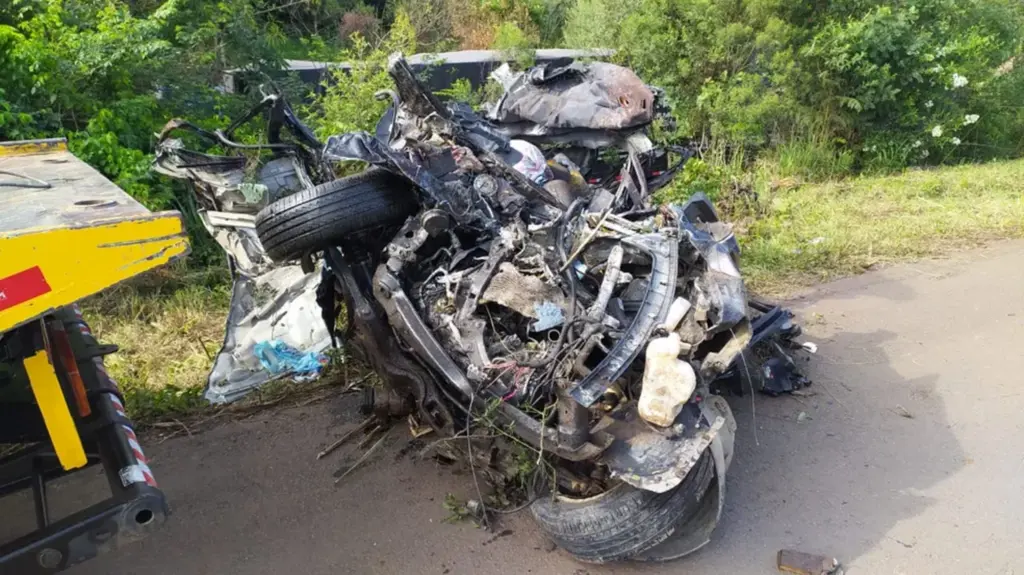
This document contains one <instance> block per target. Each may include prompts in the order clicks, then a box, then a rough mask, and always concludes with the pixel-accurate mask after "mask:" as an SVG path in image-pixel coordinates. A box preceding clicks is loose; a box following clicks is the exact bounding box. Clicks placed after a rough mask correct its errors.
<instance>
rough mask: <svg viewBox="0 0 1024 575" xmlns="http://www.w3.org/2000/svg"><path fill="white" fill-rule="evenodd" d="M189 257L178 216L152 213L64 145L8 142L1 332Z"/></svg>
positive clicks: (2, 187) (1, 220)
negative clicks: (151, 270)
mask: <svg viewBox="0 0 1024 575" xmlns="http://www.w3.org/2000/svg"><path fill="white" fill-rule="evenodd" d="M187 251H188V241H187V238H186V234H185V229H184V225H183V223H182V220H181V216H180V215H179V214H178V213H177V212H159V213H151V212H150V211H149V210H147V209H146V207H145V206H143V205H142V204H140V203H139V202H137V201H135V200H134V199H133V198H131V197H130V196H129V195H128V194H127V193H125V192H124V191H123V190H121V188H119V187H117V185H115V184H114V183H112V182H111V181H110V180H108V179H106V178H105V177H104V176H103V175H102V174H100V173H99V172H97V171H96V170H95V169H93V168H92V167H91V166H89V165H88V164H86V163H85V162H83V161H82V160H80V159H78V158H76V157H75V156H74V155H73V154H71V152H69V151H68V150H67V146H66V144H65V142H64V140H58V139H55V140H33V141H27V142H0V332H4V331H8V330H10V329H13V328H14V327H17V326H19V325H22V324H24V323H25V322H27V321H29V320H32V319H35V318H38V317H41V316H42V315H44V314H46V313H47V312H50V311H52V310H55V309H57V308H60V307H62V306H66V305H70V304H72V303H74V302H75V301H78V300H80V299H82V298H84V297H86V296H89V295H92V294H95V293H97V292H99V291H101V290H103V289H104V288H107V287H110V286H112V285H114V284H117V283H118V282H120V281H123V280H125V279H128V278H130V277H132V276H136V275H138V274H140V273H142V272H144V271H147V270H150V269H153V268H156V267H159V266H161V265H164V264H166V263H167V262H169V261H171V260H172V259H174V258H176V257H179V256H182V255H184V254H185V253H187Z"/></svg>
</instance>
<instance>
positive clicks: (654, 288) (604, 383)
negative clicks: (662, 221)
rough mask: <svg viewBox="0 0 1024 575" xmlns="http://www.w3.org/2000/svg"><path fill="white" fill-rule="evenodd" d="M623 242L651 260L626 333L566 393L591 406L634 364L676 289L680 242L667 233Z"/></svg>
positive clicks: (632, 238)
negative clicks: (641, 296)
mask: <svg viewBox="0 0 1024 575" xmlns="http://www.w3.org/2000/svg"><path fill="white" fill-rule="evenodd" d="M622 243H623V244H624V245H628V246H631V247H633V248H636V249H640V250H642V251H643V252H645V253H646V254H647V255H649V256H650V257H651V259H652V262H653V263H652V267H651V274H650V278H649V280H648V285H647V294H646V295H645V296H644V299H643V302H642V303H641V304H640V307H639V309H638V311H637V314H636V316H635V319H634V320H633V322H632V323H631V324H630V325H629V327H628V328H627V331H626V333H625V335H623V337H622V338H621V339H620V340H619V341H618V342H617V343H616V344H615V347H614V348H612V349H611V351H609V352H608V355H607V356H606V357H605V358H604V359H603V360H602V361H601V363H600V364H598V366H597V368H595V369H594V370H593V371H591V372H590V373H589V374H587V376H586V377H584V378H583V380H582V381H580V382H579V383H578V384H577V385H576V386H575V387H573V388H572V390H571V391H570V392H569V393H570V395H572V397H573V399H575V400H576V401H578V402H580V403H581V404H583V405H585V406H587V407H590V406H592V405H594V404H595V403H597V401H598V400H599V399H600V398H601V394H603V393H604V392H605V390H606V389H608V388H609V387H611V385H612V384H614V383H615V380H617V379H618V378H619V377H620V376H621V375H622V373H623V372H624V371H625V370H626V369H627V368H628V367H629V366H630V364H632V363H633V360H634V359H636V356H637V355H639V354H640V351H641V350H642V349H643V347H644V345H646V343H647V340H648V339H649V338H650V337H651V333H652V332H653V331H654V329H655V327H657V326H658V324H661V323H664V321H665V317H666V316H667V315H668V308H669V307H670V306H671V305H672V301H673V299H674V296H675V291H676V280H677V271H678V266H679V251H678V250H679V245H678V243H677V242H676V240H675V238H672V237H671V236H669V235H667V234H649V235H642V236H632V237H628V238H624V239H623V240H622Z"/></svg>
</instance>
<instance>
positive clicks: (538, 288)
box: [480, 262, 569, 329]
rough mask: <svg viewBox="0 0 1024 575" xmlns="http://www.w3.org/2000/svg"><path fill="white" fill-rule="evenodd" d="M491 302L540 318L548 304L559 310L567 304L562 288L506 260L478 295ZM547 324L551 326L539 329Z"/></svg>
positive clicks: (482, 300) (482, 301) (485, 301)
mask: <svg viewBox="0 0 1024 575" xmlns="http://www.w3.org/2000/svg"><path fill="white" fill-rule="evenodd" d="M491 301H492V302H494V303H497V304H500V305H503V306H505V307H507V308H509V309H511V310H514V311H516V312H518V313H520V314H522V315H524V316H526V317H530V318H533V319H540V318H541V314H545V312H548V311H549V310H548V308H549V306H554V307H555V308H556V309H558V310H562V311H564V310H566V309H568V307H569V304H568V302H567V301H566V299H565V294H563V293H562V290H560V289H558V288H557V287H555V286H553V285H549V284H546V283H544V281H543V280H541V279H540V278H539V277H537V276H529V275H524V274H521V273H519V270H517V269H516V267H515V266H514V265H512V264H511V263H510V262H504V263H502V264H501V265H500V266H499V267H498V273H496V274H494V277H492V278H491V281H490V283H489V284H488V285H487V289H486V290H484V293H483V294H482V295H481V296H480V303H487V302H491ZM554 325H559V324H554ZM551 327H554V326H553V325H552V326H550V327H546V328H543V329H551Z"/></svg>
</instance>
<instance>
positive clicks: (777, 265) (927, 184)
mask: <svg viewBox="0 0 1024 575" xmlns="http://www.w3.org/2000/svg"><path fill="white" fill-rule="evenodd" d="M760 187H762V188H764V190H765V191H762V192H761V193H760V194H759V198H758V200H757V202H758V204H759V207H760V210H759V212H760V213H761V214H762V215H761V216H759V217H756V218H748V219H746V220H745V221H740V222H738V223H739V225H738V235H739V237H740V241H741V243H742V245H743V249H744V252H743V270H744V273H745V274H746V275H747V279H748V284H749V285H750V287H751V289H752V290H754V291H756V292H759V293H763V294H766V295H776V296H778V295H785V294H787V293H792V292H793V291H796V290H797V289H799V288H801V287H805V286H808V285H811V284H814V283H818V282H822V281H827V280H831V279H834V278H838V277H842V276H848V275H853V274H857V273H860V272H862V271H864V270H867V269H869V268H872V267H873V266H876V265H879V264H888V263H894V262H899V261H906V260H913V259H918V258H922V257H927V256H934V255H941V254H944V253H949V252H951V251H955V250H961V249H965V248H970V247H974V246H977V245H979V244H982V243H983V242H985V241H987V240H993V239H1001V238H1017V237H1022V236H1024V160H1014V161H1004V162H992V163H988V164H980V165H965V166H956V167H945V168H939V169H934V170H911V171H907V172H906V173H904V174H900V175H893V176H877V177H859V178H851V179H846V180H839V181H834V182H827V183H820V184H806V185H794V184H793V183H792V182H790V183H788V184H787V185H781V186H779V185H775V186H771V185H762V186H760Z"/></svg>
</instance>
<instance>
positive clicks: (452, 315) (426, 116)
mask: <svg viewBox="0 0 1024 575" xmlns="http://www.w3.org/2000/svg"><path fill="white" fill-rule="evenodd" d="M388 71H389V73H390V75H391V76H392V78H393V80H394V82H395V91H394V92H393V93H386V94H383V95H382V96H383V97H385V98H389V99H390V100H391V102H392V106H391V108H390V109H389V110H388V112H387V113H386V114H385V115H384V116H383V117H382V119H381V121H380V123H379V124H378V126H377V129H376V130H375V133H374V134H368V133H351V134H342V135H337V136H332V137H330V138H329V139H328V141H327V142H326V144H325V145H323V146H322V147H321V146H319V143H318V142H316V141H315V139H314V138H313V137H312V136H311V134H310V133H309V132H308V130H305V129H304V126H302V125H301V124H297V125H293V126H291V131H292V132H293V134H295V135H296V141H297V143H293V144H291V147H285V144H283V143H278V142H274V143H273V145H274V146H276V147H274V148H273V151H274V154H275V155H276V157H275V159H274V160H273V161H274V162H277V164H276V165H278V166H281V165H286V163H287V162H286V161H285V160H288V161H289V162H292V163H291V164H287V165H296V166H298V168H297V171H300V172H302V175H301V176H296V178H294V179H293V180H294V181H304V179H308V180H310V181H311V182H312V183H314V184H316V186H315V187H311V188H303V189H302V191H300V192H297V193H293V194H291V195H284V196H283V198H282V199H279V200H277V201H273V200H274V199H275V198H274V197H273V196H274V194H276V193H277V192H275V191H273V190H275V189H279V187H278V188H275V187H274V186H273V182H266V181H264V180H260V182H258V183H259V184H261V185H262V186H263V187H260V188H258V189H257V188H252V187H240V186H241V184H242V183H244V182H238V181H235V180H237V178H236V177H235V176H234V175H231V178H234V179H232V180H231V181H230V184H224V183H223V182H222V180H223V179H224V178H225V176H224V175H223V174H220V173H218V174H217V175H216V177H217V178H219V179H218V180H217V184H216V185H214V184H213V183H212V182H205V183H203V185H204V186H206V187H207V188H210V189H212V190H214V193H220V194H221V195H222V196H223V195H224V193H225V192H226V191H228V190H235V189H237V190H238V194H240V195H241V196H242V197H243V198H249V200H246V201H250V200H252V199H253V198H255V197H257V196H258V197H259V198H260V201H268V202H270V203H268V204H267V205H266V207H265V208H263V210H262V211H261V212H260V213H259V215H258V216H257V217H256V218H255V224H254V225H255V229H256V232H257V235H258V236H259V238H258V239H259V242H260V244H261V245H260V249H259V250H255V249H254V246H251V245H250V248H253V249H250V250H246V251H245V253H247V254H249V253H251V254H254V255H253V257H254V258H255V259H256V260H258V261H260V262H263V261H264V260H265V257H264V256H263V255H262V254H265V253H267V254H272V255H273V256H274V258H275V259H277V260H281V261H285V262H287V261H289V260H299V261H301V262H303V269H306V270H307V271H309V270H312V269H313V267H314V266H313V265H312V262H313V261H316V260H322V262H323V266H324V268H323V270H324V272H323V276H322V279H320V276H318V275H317V274H316V273H315V271H314V272H313V273H312V274H311V275H310V277H316V278H317V280H316V281H314V280H309V282H310V283H309V284H308V286H310V287H311V286H312V285H313V284H314V283H319V285H320V290H319V297H318V298H317V301H318V303H319V304H320V306H321V307H322V308H323V313H322V316H323V318H324V319H325V320H326V326H325V325H323V323H324V322H313V321H311V320H310V319H309V317H308V312H309V310H308V309H306V308H304V309H303V310H301V311H299V312H295V313H296V314H297V315H299V317H302V318H303V320H302V321H307V322H308V323H307V327H309V328H310V330H311V333H313V332H315V330H316V329H319V330H322V331H321V332H316V333H323V334H324V338H325V339H327V340H329V339H330V338H331V337H332V336H333V335H334V333H333V332H334V321H335V319H336V317H337V315H338V311H339V310H338V305H337V303H336V302H343V303H344V309H345V312H346V314H347V321H346V329H347V333H346V336H347V337H346V338H345V340H344V342H345V343H344V345H346V346H347V347H348V350H349V351H350V352H351V353H352V354H353V355H354V356H355V357H357V358H361V359H362V360H364V361H366V362H367V363H369V364H370V365H371V366H372V367H373V368H374V369H375V371H376V372H377V373H378V375H379V377H380V379H381V381H382V384H383V389H382V390H379V391H378V393H379V394H380V397H381V398H383V399H386V401H381V402H374V403H375V405H374V412H375V413H376V414H377V416H378V417H382V418H387V417H389V416H393V417H405V416H407V415H408V414H409V413H415V414H416V415H417V416H418V418H419V420H420V421H421V422H423V423H425V424H427V425H429V426H430V427H432V428H433V429H435V430H437V431H438V432H439V433H442V434H448V435H453V434H457V433H460V432H461V433H465V432H466V431H467V430H468V429H469V428H470V427H472V426H473V425H492V426H497V427H499V428H500V429H502V430H503V431H502V433H504V434H509V433H510V434H512V435H513V436H514V437H515V438H516V442H517V443H516V445H518V446H519V447H522V446H524V445H528V446H532V447H533V448H535V449H536V455H535V456H531V457H535V458H536V460H537V461H541V460H544V459H547V461H548V462H549V464H550V465H549V466H543V467H542V468H548V467H550V468H557V469H558V473H557V477H558V478H559V479H557V480H556V481H555V482H554V483H553V484H552V483H551V482H550V481H547V480H544V481H540V482H538V484H544V485H548V486H551V488H552V491H553V492H552V495H551V496H550V497H539V496H540V494H536V496H537V497H539V499H537V500H536V501H535V502H534V504H533V505H532V506H531V509H532V510H533V513H534V516H535V517H536V518H537V520H538V521H539V522H540V524H541V527H542V528H543V529H544V530H545V532H546V533H548V534H549V535H550V536H551V537H552V538H553V539H554V540H555V541H556V542H557V543H558V544H559V545H561V546H562V547H564V548H566V549H567V550H568V551H569V552H571V553H573V554H575V555H576V556H577V557H580V558H581V559H584V560H587V561H595V562H604V561H611V560H618V559H627V558H640V559H649V560H660V559H663V558H668V557H678V556H681V555H685V554H686V553H689V552H692V551H693V550H695V549H697V548H699V547H700V546H702V545H704V544H705V543H706V542H707V541H708V538H709V537H710V534H711V532H712V531H713V529H714V527H715V525H716V524H717V521H718V518H719V516H720V514H721V510H722V506H723V502H724V497H725V476H726V472H727V470H728V467H729V463H730V461H731V459H732V452H733V442H734V437H735V432H736V422H735V420H734V418H733V416H732V413H731V411H730V409H729V406H728V404H727V403H726V401H725V400H724V399H723V398H722V397H721V395H720V394H721V393H723V392H728V391H730V390H734V391H740V392H743V391H753V390H759V391H764V392H766V393H774V392H776V391H777V390H782V391H785V390H786V389H796V388H798V387H799V386H801V385H803V384H804V382H803V381H802V380H800V378H799V375H798V374H797V373H796V371H795V370H793V369H792V367H793V366H792V365H791V364H788V363H785V361H784V358H789V359H790V361H792V358H791V354H792V353H794V352H796V351H798V350H800V349H801V348H800V345H799V344H796V343H794V342H793V338H794V337H796V336H797V335H799V328H797V327H796V326H795V325H794V324H793V322H792V316H791V314H789V312H788V311H786V310H783V309H781V308H777V307H774V306H769V305H766V304H763V303H760V302H757V301H755V300H751V299H750V298H748V296H747V293H746V288H745V285H744V282H743V277H742V275H741V273H740V271H739V266H738V258H739V246H738V244H737V242H736V239H735V237H734V236H733V235H732V232H731V230H730V228H729V226H727V225H726V224H724V223H723V222H721V221H719V218H718V216H717V214H716V212H715V210H714V208H713V207H712V205H711V203H710V202H709V201H708V200H707V198H705V197H703V196H701V195H697V196H695V197H693V198H692V199H691V200H690V201H689V202H687V203H686V204H683V205H669V206H659V205H656V203H655V202H654V200H653V194H654V192H655V191H657V189H658V188H659V187H661V186H663V185H665V184H666V183H667V182H668V181H669V180H670V179H671V177H672V174H673V173H674V172H675V170H677V169H678V168H679V167H680V166H681V165H682V162H683V161H685V159H686V157H688V156H687V154H686V153H679V157H680V160H679V162H678V163H676V164H675V165H674V166H671V167H668V166H665V165H661V164H657V162H661V161H662V160H664V159H665V157H666V153H667V152H666V150H664V149H661V148H658V147H657V146H654V145H653V143H652V142H651V141H650V140H649V139H648V137H647V135H646V133H645V130H646V128H647V127H648V125H649V124H650V123H651V122H652V121H653V119H654V116H655V114H656V113H657V111H658V110H659V109H660V108H659V105H658V95H659V91H658V90H656V89H652V88H649V87H647V86H645V85H644V84H643V82H641V81H640V79H639V78H638V77H637V76H636V75H635V74H634V73H633V72H631V71H629V70H627V69H624V68H620V67H617V66H612V65H609V64H601V63H591V64H572V63H564V64H562V63H556V64H548V65H546V66H542V67H538V68H534V69H532V70H529V71H527V72H525V73H523V74H520V75H515V76H513V75H511V74H510V73H507V71H502V72H499V74H498V75H499V76H500V77H501V78H502V79H503V81H504V82H505V86H506V92H505V95H504V96H503V97H502V99H501V100H499V101H498V102H496V103H495V104H493V105H491V106H490V108H489V118H490V119H491V120H492V121H488V120H487V119H485V118H482V117H480V116H478V115H477V114H476V113H474V112H473V111H472V110H470V109H469V108H468V107H466V106H465V105H462V104H457V103H451V104H445V103H443V102H441V101H440V100H438V99H437V97H436V96H435V95H434V94H431V93H430V92H428V91H426V90H425V89H424V88H423V86H422V85H421V84H420V83H419V81H418V80H417V79H416V77H415V76H414V75H413V73H412V71H411V70H410V68H409V66H408V65H407V63H406V62H405V60H404V59H403V58H402V57H401V55H394V56H392V58H391V59H390V61H389V69H388ZM281 114H282V115H283V116H284V117H286V118H293V116H289V114H290V109H289V110H284V111H282V112H281ZM213 139H214V140H216V141H218V142H220V143H221V144H222V145H227V144H225V139H226V138H225V137H224V134H221V133H214V134H213ZM527 140H528V141H527ZM232 145H237V144H234V143H232ZM595 148H602V149H601V150H600V152H601V154H600V156H601V157H609V156H612V157H617V158H619V160H620V161H619V163H618V164H616V165H615V166H614V167H613V169H612V170H611V172H609V171H608V170H607V168H608V166H607V165H603V164H601V163H600V161H598V160H597V153H596V152H597V150H595ZM677 152H678V150H674V151H673V153H677ZM161 153H162V154H163V156H162V157H164V158H165V159H166V163H167V164H168V165H170V164H174V165H173V166H171V167H168V168H167V172H168V173H174V174H178V175H179V176H181V175H182V174H187V175H188V177H191V178H193V179H195V180H199V181H200V182H204V180H203V178H206V179H207V180H209V179H211V178H213V176H209V175H207V174H206V173H205V172H203V171H199V172H195V171H194V170H195V169H196V168H195V165H196V163H195V161H196V160H195V158H197V157H198V156H189V155H187V154H185V153H184V152H183V151H181V149H180V147H177V146H168V147H167V149H166V150H162V152H161ZM190 158H191V159H190ZM337 160H361V161H364V162H366V163H368V164H370V165H372V166H374V168H373V169H371V170H368V171H367V172H364V173H363V174H360V175H358V176H353V177H349V178H341V179H335V178H333V177H332V176H331V175H330V174H329V166H330V163H331V162H334V161H337ZM158 161H159V160H158ZM666 161H667V160H666ZM206 162H207V160H200V161H199V165H205V163H206ZM188 170H193V171H192V172H189V171H188ZM278 179H280V178H278ZM285 180H287V181H292V179H288V178H285ZM275 181H276V180H275ZM231 186H234V187H233V188H232V187H231ZM281 193H282V194H283V193H284V192H281ZM221 204H223V202H222V203H221ZM221 204H216V205H214V206H213V207H208V208H207V209H208V210H219V209H221ZM233 205H235V204H233ZM238 205H242V206H247V205H248V204H246V203H245V202H241V203H240V204H238ZM314 224H315V225H314ZM232 229H233V230H237V228H232ZM244 229H246V230H251V228H244ZM212 231H214V232H216V233H222V234H223V233H224V232H222V231H221V230H219V229H217V228H213V230H212ZM231 233H233V234H235V235H233V236H231V237H232V238H234V237H236V236H237V237H245V234H244V233H243V232H238V231H233V232H231ZM246 233H248V232H246ZM236 243H237V242H236ZM264 250H265V251H264ZM241 257H242V256H241V254H239V255H238V256H237V258H236V259H241ZM275 269H285V268H275ZM301 285H303V286H305V285H307V284H301ZM306 289H307V288H303V289H300V290H299V291H300V292H301V293H302V294H305V293H306ZM289 313H293V312H289ZM302 313H306V314H307V315H301V314H302ZM317 315H318V316H319V315H320V314H317ZM317 323H319V324H320V325H319V327H317V328H314V327H313V326H314V324H317ZM250 339H251V338H250ZM780 362H781V363H780ZM787 370H788V371H787ZM378 403H379V405H377V404H378ZM485 435H487V436H489V437H490V436H492V435H493V436H494V437H497V438H500V437H501V436H502V434H485ZM495 441H499V442H500V440H495ZM505 448H507V446H502V445H499V444H495V445H494V446H493V449H495V450H500V449H505ZM488 452H489V451H488ZM655 494H664V495H659V496H658V497H660V499H659V498H655ZM623 498H626V499H629V501H630V503H629V504H628V505H625V504H623V503H621V500H622V499H623ZM693 501H697V502H699V504H696V505H694V504H690V503H687V502H693ZM581 507H586V508H587V509H588V512H589V513H591V514H593V516H594V517H596V518H597V519H596V520H595V521H596V523H595V524H594V525H599V524H600V523H601V521H600V518H602V517H604V518H606V519H607V520H608V521H615V522H616V523H619V524H622V525H624V526H625V527H624V528H623V529H621V530H617V531H615V532H614V533H609V532H608V531H607V530H602V529H599V528H596V527H595V526H594V525H590V526H587V525H575V524H573V525H567V524H566V522H571V521H572V516H573V515H572V513H570V511H569V510H570V509H577V508H581ZM673 509H675V510H676V511H672V510H673ZM623 510H629V513H632V514H634V515H632V516H629V517H619V516H616V515H615V514H617V513H622V512H623ZM669 535H673V537H672V538H671V540H670V541H666V539H667V538H669Z"/></svg>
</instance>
